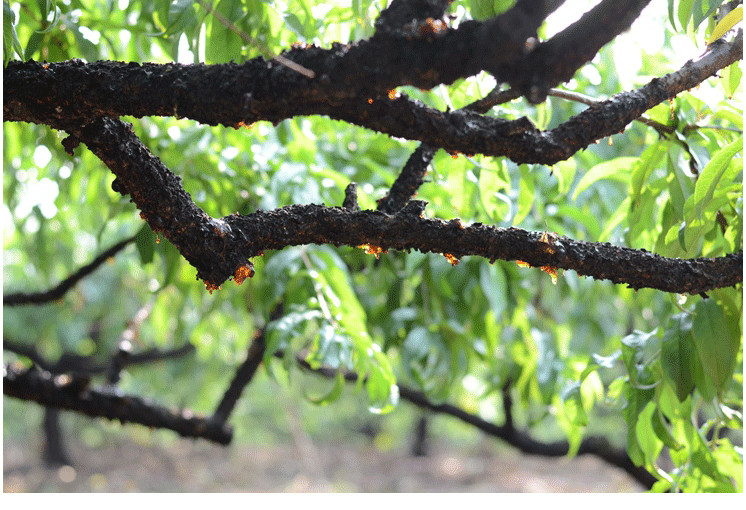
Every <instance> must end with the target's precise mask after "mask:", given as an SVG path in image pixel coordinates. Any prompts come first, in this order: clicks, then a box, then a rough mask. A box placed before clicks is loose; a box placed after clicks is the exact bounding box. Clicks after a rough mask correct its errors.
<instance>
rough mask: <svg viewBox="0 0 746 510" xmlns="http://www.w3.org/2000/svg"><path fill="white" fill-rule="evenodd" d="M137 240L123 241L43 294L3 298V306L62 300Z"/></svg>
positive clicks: (12, 294)
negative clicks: (71, 290) (87, 277)
mask: <svg viewBox="0 0 746 510" xmlns="http://www.w3.org/2000/svg"><path fill="white" fill-rule="evenodd" d="M134 240H135V237H134V236H133V237H130V238H129V239H125V240H123V241H120V242H118V243H117V244H115V245H114V246H112V247H111V248H109V249H108V250H106V251H104V252H102V253H101V254H100V255H98V256H97V257H96V258H95V259H93V261H91V263H89V264H86V265H85V266H83V267H81V268H80V269H78V270H77V271H76V272H75V273H73V274H71V275H70V276H69V277H67V278H65V279H64V280H62V281H61V282H60V283H59V284H58V285H57V286H55V287H54V288H52V289H49V290H47V291H43V292H30V293H24V292H14V293H11V294H6V295H4V296H3V306H18V305H28V304H34V305H39V304H43V303H49V302H50V301H56V300H57V299H60V298H62V296H64V295H65V293H66V292H67V291H68V290H70V289H71V288H73V287H74V286H75V285H76V284H77V283H78V282H79V281H80V280H82V279H83V278H85V277H86V276H88V275H89V274H91V273H92V272H94V271H95V270H96V269H98V267H99V266H101V264H103V263H104V262H106V261H107V260H108V259H109V258H110V257H113V256H114V255H116V254H117V253H119V252H120V251H121V250H123V249H124V248H126V247H127V246H128V245H129V244H130V243H131V242H133V241H134Z"/></svg>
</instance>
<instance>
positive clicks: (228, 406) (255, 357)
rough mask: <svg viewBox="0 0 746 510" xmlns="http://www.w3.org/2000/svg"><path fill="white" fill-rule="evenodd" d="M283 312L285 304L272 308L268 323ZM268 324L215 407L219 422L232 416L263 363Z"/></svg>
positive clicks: (258, 335)
mask: <svg viewBox="0 0 746 510" xmlns="http://www.w3.org/2000/svg"><path fill="white" fill-rule="evenodd" d="M282 313H283V306H282V304H279V305H278V306H276V307H275V308H274V309H273V310H272V313H270V316H269V321H268V322H267V324H269V323H270V322H272V321H273V320H276V319H278V318H279V317H280V316H282ZM267 324H265V325H264V327H263V328H262V329H261V330H259V331H258V332H257V333H256V335H255V336H254V339H253V340H252V342H251V345H250V346H249V350H248V352H247V353H246V359H245V360H244V362H243V363H241V366H239V367H238V369H237V370H236V373H235V375H234V376H233V380H232V381H231V384H230V386H229V387H228V389H227V390H226V391H225V394H224V395H223V399H222V400H221V401H220V404H218V407H217V409H215V412H214V413H213V419H215V420H217V421H218V422H221V423H225V422H226V421H227V420H228V416H230V414H231V412H232V411H233V408H234V407H236V404H237V403H238V399H239V398H241V393H243V390H244V388H245V387H246V386H248V385H249V383H250V382H251V381H252V379H253V378H254V375H255V374H256V371H257V369H258V368H259V365H260V364H261V363H262V360H263V359H264V352H265V349H266V343H265V341H264V340H265V335H266V333H267Z"/></svg>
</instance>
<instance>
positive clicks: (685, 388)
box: [661, 313, 698, 402]
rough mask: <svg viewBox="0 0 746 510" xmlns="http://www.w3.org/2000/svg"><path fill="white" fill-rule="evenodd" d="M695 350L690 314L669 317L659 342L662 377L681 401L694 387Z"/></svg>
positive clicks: (696, 359)
mask: <svg viewBox="0 0 746 510" xmlns="http://www.w3.org/2000/svg"><path fill="white" fill-rule="evenodd" d="M696 363H698V358H697V351H696V348H695V346H694V337H693V334H692V316H691V315H690V314H686V313H684V314H679V315H676V316H674V317H673V318H672V319H671V323H670V325H669V327H668V328H667V329H666V333H665V335H664V337H663V342H662V343H661V366H662V368H663V375H664V378H665V379H666V380H667V381H668V383H669V384H670V385H671V387H672V388H674V390H675V392H676V398H678V399H679V402H683V401H684V400H685V399H686V398H687V397H688V396H689V394H690V393H691V392H692V390H693V389H694V373H695V370H696V367H695V364H696Z"/></svg>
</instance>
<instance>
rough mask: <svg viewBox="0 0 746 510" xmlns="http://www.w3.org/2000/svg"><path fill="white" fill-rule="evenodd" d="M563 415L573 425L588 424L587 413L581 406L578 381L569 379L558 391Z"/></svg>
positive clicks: (582, 425)
mask: <svg viewBox="0 0 746 510" xmlns="http://www.w3.org/2000/svg"><path fill="white" fill-rule="evenodd" d="M560 397H561V399H562V404H563V408H564V409H563V412H564V415H565V417H566V418H567V419H568V420H569V421H570V423H572V424H573V425H575V426H580V427H585V426H586V425H588V415H587V414H586V412H585V408H584V407H583V398H582V396H581V393H580V381H570V382H568V383H567V384H566V385H565V387H564V388H563V389H562V392H561V393H560Z"/></svg>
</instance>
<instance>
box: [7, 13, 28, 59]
mask: <svg viewBox="0 0 746 510" xmlns="http://www.w3.org/2000/svg"><path fill="white" fill-rule="evenodd" d="M15 21H16V13H15V12H13V10H12V9H11V8H10V3H9V2H8V0H3V60H4V63H3V65H7V64H8V61H9V60H11V59H12V58H13V53H14V52H15V53H16V54H17V55H18V56H19V57H20V58H21V60H25V58H24V55H23V47H22V46H21V41H19V40H18V34H17V33H16V27H15Z"/></svg>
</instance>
